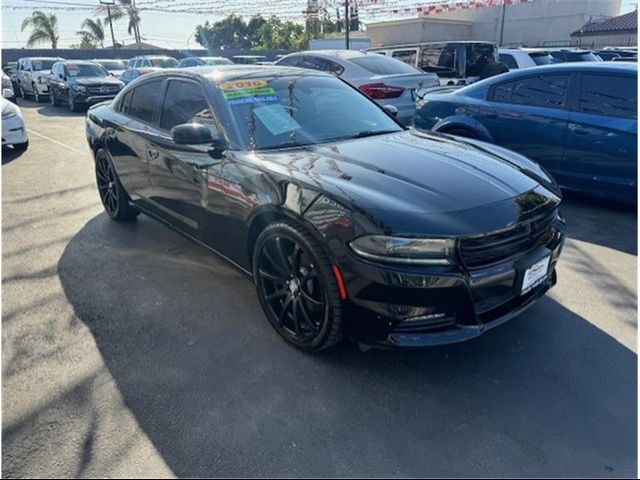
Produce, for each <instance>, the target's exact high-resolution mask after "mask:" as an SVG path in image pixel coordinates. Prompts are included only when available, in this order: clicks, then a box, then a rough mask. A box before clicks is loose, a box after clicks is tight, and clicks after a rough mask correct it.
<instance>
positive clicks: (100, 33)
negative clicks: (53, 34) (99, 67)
mask: <svg viewBox="0 0 640 480" xmlns="http://www.w3.org/2000/svg"><path fill="white" fill-rule="evenodd" d="M80 26H81V27H82V28H83V29H84V30H80V31H79V32H76V33H77V34H78V35H80V37H81V38H82V40H83V42H84V43H86V44H93V45H97V44H100V46H101V47H102V48H104V25H103V23H102V20H100V19H99V18H98V19H96V20H93V19H91V18H86V19H85V20H84V22H82V25H80Z"/></svg>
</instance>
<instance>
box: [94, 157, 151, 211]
mask: <svg viewBox="0 0 640 480" xmlns="http://www.w3.org/2000/svg"><path fill="white" fill-rule="evenodd" d="M96 183H97V185H98V192H99V193H100V200H101V201H102V206H103V207H104V210H105V212H106V213H107V215H109V218H111V219H112V220H116V221H118V222H124V221H130V220H133V219H135V218H136V217H137V216H138V215H139V214H140V212H139V211H138V210H136V209H135V208H133V207H132V206H131V203H130V202H131V199H130V198H129V195H128V194H127V192H126V191H125V189H124V187H123V186H122V184H121V183H120V179H119V178H118V174H117V173H116V169H115V167H114V166H113V162H112V161H111V157H110V156H109V153H108V152H107V151H106V150H105V149H103V148H101V149H100V150H98V151H97V152H96Z"/></svg>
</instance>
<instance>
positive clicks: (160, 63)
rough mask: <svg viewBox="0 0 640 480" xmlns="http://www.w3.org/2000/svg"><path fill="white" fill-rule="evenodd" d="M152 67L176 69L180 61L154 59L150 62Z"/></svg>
mask: <svg viewBox="0 0 640 480" xmlns="http://www.w3.org/2000/svg"><path fill="white" fill-rule="evenodd" d="M149 61H150V62H151V66H152V67H160V68H176V67H177V66H178V63H179V62H178V61H177V60H176V59H175V58H152V59H150V60H149Z"/></svg>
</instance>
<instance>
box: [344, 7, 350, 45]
mask: <svg viewBox="0 0 640 480" xmlns="http://www.w3.org/2000/svg"><path fill="white" fill-rule="evenodd" d="M344 39H345V42H346V48H347V50H349V0H344Z"/></svg>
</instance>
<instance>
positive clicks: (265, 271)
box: [253, 221, 342, 351]
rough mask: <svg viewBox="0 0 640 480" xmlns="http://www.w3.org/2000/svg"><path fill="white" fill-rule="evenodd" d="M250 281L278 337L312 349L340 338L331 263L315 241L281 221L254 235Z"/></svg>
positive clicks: (339, 306) (337, 298)
mask: <svg viewBox="0 0 640 480" xmlns="http://www.w3.org/2000/svg"><path fill="white" fill-rule="evenodd" d="M253 265H254V279H255V283H256V289H257V291H258V296H259V299H260V303H261V305H262V308H263V309H264V312H265V314H266V315H267V318H268V319H269V321H270V322H271V324H272V325H273V327H274V328H275V329H276V331H277V332H278V333H280V335H282V336H283V337H284V338H285V339H286V340H288V341H289V342H290V343H292V344H293V345H295V346H296V347H298V348H300V349H303V350H307V351H318V350H322V349H324V348H327V347H330V346H332V345H335V344H336V343H338V342H339V341H340V340H341V339H342V321H341V318H342V301H341V299H340V296H339V293H338V286H337V283H336V280H335V277H334V276H333V273H332V268H331V263H330V262H329V261H328V259H327V257H326V254H325V253H324V251H323V250H322V248H321V247H320V245H319V244H318V243H317V242H316V240H315V239H314V238H313V237H312V236H311V235H310V234H308V233H306V232H305V231H304V230H303V229H302V228H301V227H299V226H298V225H296V224H294V223H292V222H288V221H283V222H280V223H276V224H274V225H270V226H269V227H267V228H266V229H265V230H264V231H263V232H262V233H261V234H260V236H259V237H258V240H257V242H256V248H255V251H254V262H253Z"/></svg>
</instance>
